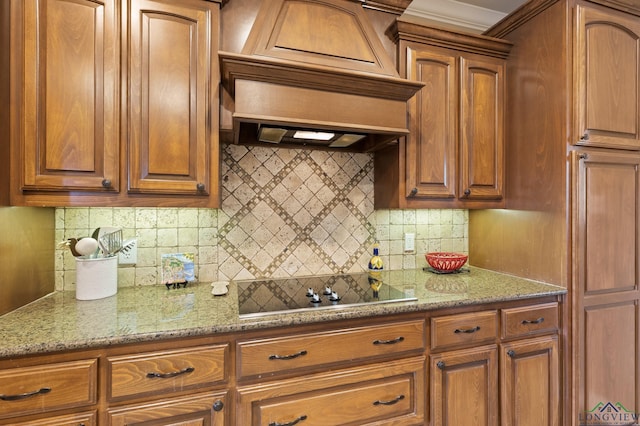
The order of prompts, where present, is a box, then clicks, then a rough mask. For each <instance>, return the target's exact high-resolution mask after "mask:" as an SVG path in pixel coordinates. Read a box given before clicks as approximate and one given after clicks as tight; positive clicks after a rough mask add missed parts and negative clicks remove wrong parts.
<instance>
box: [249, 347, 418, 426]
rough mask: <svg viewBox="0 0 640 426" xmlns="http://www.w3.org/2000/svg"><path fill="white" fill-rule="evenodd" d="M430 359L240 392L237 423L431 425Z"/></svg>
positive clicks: (342, 372)
mask: <svg viewBox="0 0 640 426" xmlns="http://www.w3.org/2000/svg"><path fill="white" fill-rule="evenodd" d="M425 384H426V375H425V358H424V356H422V357H415V358H409V359H404V360H399V361H392V362H388V363H384V364H373V365H370V366H368V367H358V368H353V369H347V370H338V371H333V372H330V373H320V374H315V375H308V376H305V377H301V378H295V379H289V380H282V381H277V382H275V383H272V384H263V383H262V384H259V385H255V386H249V387H245V388H240V389H239V390H238V403H239V405H238V411H237V424H242V425H254V426H257V425H262V426H267V425H273V424H281V425H287V424H288V425H293V424H296V423H300V424H301V425H305V426H314V425H322V426H325V425H336V424H350V425H355V424H358V425H361V424H370V423H375V424H376V425H382V424H403V425H423V424H425V418H424V417H425V398H424V395H425V388H424V387H425Z"/></svg>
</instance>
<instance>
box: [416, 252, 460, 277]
mask: <svg viewBox="0 0 640 426" xmlns="http://www.w3.org/2000/svg"><path fill="white" fill-rule="evenodd" d="M424 257H425V258H426V259H427V263H429V265H431V267H432V268H433V269H435V270H437V271H440V272H452V271H456V270H458V269H460V268H462V265H464V264H465V263H466V262H467V259H468V258H469V256H467V255H466V254H460V253H447V252H433V253H427V254H425V255H424Z"/></svg>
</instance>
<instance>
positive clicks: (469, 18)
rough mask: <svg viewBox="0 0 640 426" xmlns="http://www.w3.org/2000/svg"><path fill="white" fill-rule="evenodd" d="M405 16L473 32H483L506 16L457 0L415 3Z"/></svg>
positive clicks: (434, 0)
mask: <svg viewBox="0 0 640 426" xmlns="http://www.w3.org/2000/svg"><path fill="white" fill-rule="evenodd" d="M404 14H405V15H410V16H413V17H416V18H420V19H426V20H430V21H437V22H442V23H446V24H450V25H455V26H457V27H462V28H467V29H469V30H471V31H473V32H483V31H484V30H486V29H487V28H489V27H491V26H492V25H494V24H495V23H496V22H498V21H500V20H501V19H502V18H504V17H505V16H506V14H505V13H502V12H498V11H496V10H491V9H486V8H483V7H478V6H474V5H471V4H467V3H462V2H459V1H455V0H427V1H421V2H418V1H413V2H412V3H411V5H409V7H408V8H407V9H406V10H405V12H404Z"/></svg>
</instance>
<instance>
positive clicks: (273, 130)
mask: <svg viewBox="0 0 640 426" xmlns="http://www.w3.org/2000/svg"><path fill="white" fill-rule="evenodd" d="M286 134H287V129H279V128H277V127H260V130H259V132H258V140H259V141H260V142H268V143H280V142H281V141H282V138H283V137H284V135H286Z"/></svg>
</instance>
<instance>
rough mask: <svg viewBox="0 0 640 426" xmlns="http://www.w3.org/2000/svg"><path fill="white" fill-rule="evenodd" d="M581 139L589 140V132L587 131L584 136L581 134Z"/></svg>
mask: <svg viewBox="0 0 640 426" xmlns="http://www.w3.org/2000/svg"><path fill="white" fill-rule="evenodd" d="M580 140H581V141H588V140H589V133H587V132H585V133H584V134H583V135H582V136H580Z"/></svg>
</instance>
